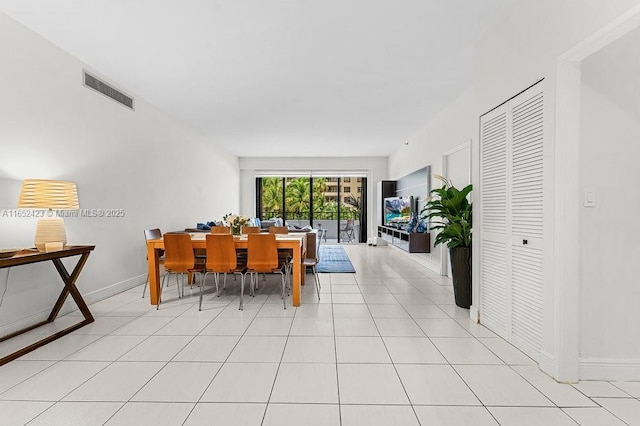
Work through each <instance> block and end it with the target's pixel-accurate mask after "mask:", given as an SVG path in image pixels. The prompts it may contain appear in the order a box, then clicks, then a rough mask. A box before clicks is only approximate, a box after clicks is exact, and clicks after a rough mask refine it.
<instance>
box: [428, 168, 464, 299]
mask: <svg viewBox="0 0 640 426" xmlns="http://www.w3.org/2000/svg"><path fill="white" fill-rule="evenodd" d="M433 176H434V177H435V178H436V179H438V180H440V181H442V183H443V185H442V187H441V188H436V189H434V190H432V191H431V193H430V195H431V196H430V197H429V198H428V199H427V203H426V205H425V206H424V207H423V208H422V210H421V211H420V214H421V215H422V217H423V218H426V219H428V220H429V223H430V225H431V226H430V229H431V230H437V231H438V235H437V237H436V239H435V241H434V244H433V245H434V246H437V245H438V244H446V245H447V247H449V258H450V259H451V272H452V275H453V277H452V278H453V292H454V295H455V299H456V305H458V306H460V307H461V308H469V307H470V306H471V211H472V205H471V202H470V201H469V200H468V199H467V196H468V195H469V193H470V192H471V190H472V185H467V186H465V187H464V188H463V189H461V190H460V189H458V188H456V187H455V186H453V184H452V182H451V181H449V180H448V179H446V178H444V177H442V176H439V175H435V174H434V175H433Z"/></svg>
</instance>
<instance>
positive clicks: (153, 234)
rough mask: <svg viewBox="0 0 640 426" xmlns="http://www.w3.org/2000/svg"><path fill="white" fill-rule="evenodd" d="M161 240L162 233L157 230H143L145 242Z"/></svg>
mask: <svg viewBox="0 0 640 426" xmlns="http://www.w3.org/2000/svg"><path fill="white" fill-rule="evenodd" d="M160 238H162V231H160V230H159V229H158V228H153V229H145V230H144V240H145V241H149V240H157V239H160Z"/></svg>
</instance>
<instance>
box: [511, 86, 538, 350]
mask: <svg viewBox="0 0 640 426" xmlns="http://www.w3.org/2000/svg"><path fill="white" fill-rule="evenodd" d="M512 104H513V106H512V107H511V117H512V161H511V176H512V177H511V221H512V222H511V235H512V238H511V244H512V245H511V250H512V251H511V282H512V291H511V313H512V315H511V341H512V343H514V344H515V345H516V346H517V347H519V348H520V349H522V350H524V351H525V352H526V353H528V354H529V355H530V356H533V357H535V358H536V359H537V357H538V354H539V352H540V349H541V347H542V329H543V324H542V320H543V319H542V308H543V307H542V297H543V294H542V276H543V270H542V267H543V262H542V260H543V257H542V237H543V225H544V197H543V189H544V188H543V177H544V168H543V166H544V163H543V160H544V156H543V154H544V153H543V147H544V145H543V136H544V135H543V94H542V91H541V90H539V91H537V92H536V93H533V94H531V93H529V91H527V92H525V93H524V94H523V95H521V96H518V97H516V98H515V99H514V100H513V102H512Z"/></svg>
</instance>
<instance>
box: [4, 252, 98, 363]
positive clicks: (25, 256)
mask: <svg viewBox="0 0 640 426" xmlns="http://www.w3.org/2000/svg"><path fill="white" fill-rule="evenodd" d="M94 248H95V246H67V247H66V248H65V249H63V250H59V251H54V252H49V253H40V252H38V251H36V250H35V249H34V250H22V251H20V252H18V253H17V254H16V255H15V256H13V257H10V258H8V259H0V269H3V268H10V267H12V266H21V265H29V264H31V263H38V262H44V261H47V260H51V261H52V262H53V264H54V265H55V267H56V269H57V271H58V274H60V278H62V281H63V282H64V288H63V289H62V292H61V293H60V296H58V300H57V301H56V304H55V305H54V306H53V309H52V310H51V313H50V314H49V318H47V319H46V320H44V321H41V322H39V323H37V324H34V325H32V326H29V327H27V328H25V329H23V330H19V331H16V332H14V333H11V334H9V335H7V336H4V337H1V338H0V342H3V341H5V340H7V339H10V338H12V337H15V336H18V335H20V334H22V333H26V332H27V331H30V330H33V329H34V328H37V327H40V326H42V325H45V324H48V323H50V322H53V321H54V320H55V319H56V317H57V316H58V314H59V313H60V309H62V305H63V304H64V301H65V300H66V299H67V296H68V295H69V294H71V297H73V300H74V301H75V302H76V305H78V308H80V312H82V315H83V316H84V321H81V322H79V323H77V324H75V325H72V326H71V327H67V328H65V329H64V330H61V331H58V332H57V333H54V334H52V335H51V336H48V337H45V338H44V339H41V340H38V341H37V342H35V343H32V344H31V345H29V346H26V347H24V348H22V349H20V350H18V351H16V352H14V353H12V354H9V355H7V356H5V357H3V358H0V365H4V364H6V363H8V362H10V361H13V360H14V359H16V358H19V357H21V356H22V355H25V354H28V353H29V352H31V351H33V350H35V349H37V348H39V347H41V346H44V345H46V344H47V343H49V342H53V341H54V340H56V339H59V338H60V337H62V336H64V335H67V334H69V333H71V332H72V331H75V330H77V329H79V328H80V327H84V326H85V325H87V324H91V323H92V322H93V321H94V319H93V316H92V315H91V312H89V307H88V306H87V304H86V303H85V302H84V300H83V299H82V296H81V295H80V292H79V291H78V288H77V287H76V280H77V279H78V276H79V275H80V272H81V271H82V268H83V267H84V264H85V263H86V262H87V258H88V257H89V254H90V253H91V251H92V250H93V249H94ZM71 256H80V259H78V263H76V266H75V267H74V268H73V272H72V273H71V274H69V272H68V271H67V269H66V268H65V266H64V264H63V263H62V260H61V259H63V258H65V257H71Z"/></svg>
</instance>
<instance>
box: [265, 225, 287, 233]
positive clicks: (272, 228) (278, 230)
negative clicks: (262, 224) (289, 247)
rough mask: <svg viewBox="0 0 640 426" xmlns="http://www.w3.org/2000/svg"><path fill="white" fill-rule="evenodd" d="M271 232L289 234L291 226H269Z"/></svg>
mask: <svg viewBox="0 0 640 426" xmlns="http://www.w3.org/2000/svg"><path fill="white" fill-rule="evenodd" d="M269 233H270V234H280V235H283V234H288V233H289V228H287V227H286V226H270V227H269Z"/></svg>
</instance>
